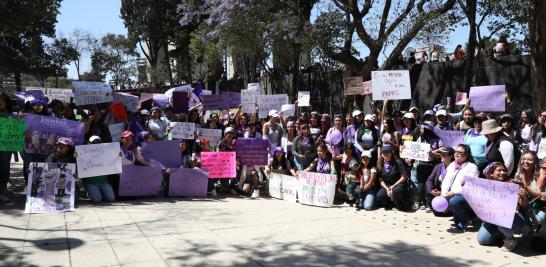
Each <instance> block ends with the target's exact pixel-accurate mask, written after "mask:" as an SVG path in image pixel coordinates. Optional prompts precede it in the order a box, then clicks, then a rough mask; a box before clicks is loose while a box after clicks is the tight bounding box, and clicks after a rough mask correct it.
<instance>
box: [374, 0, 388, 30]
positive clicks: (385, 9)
mask: <svg viewBox="0 0 546 267" xmlns="http://www.w3.org/2000/svg"><path fill="white" fill-rule="evenodd" d="M391 3H392V1H391V0H387V1H386V2H385V6H384V7H383V14H382V15H381V22H380V24H379V34H378V35H377V36H378V37H380V36H383V34H384V33H385V25H387V20H388V18H389V12H390V11H391Z"/></svg>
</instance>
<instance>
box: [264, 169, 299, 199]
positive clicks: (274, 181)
mask: <svg viewBox="0 0 546 267" xmlns="http://www.w3.org/2000/svg"><path fill="white" fill-rule="evenodd" d="M268 183H269V195H270V196H271V197H274V198H278V199H284V200H287V201H290V202H296V199H297V194H296V193H297V191H298V178H297V177H294V176H288V175H284V174H278V173H271V174H269V181H268Z"/></svg>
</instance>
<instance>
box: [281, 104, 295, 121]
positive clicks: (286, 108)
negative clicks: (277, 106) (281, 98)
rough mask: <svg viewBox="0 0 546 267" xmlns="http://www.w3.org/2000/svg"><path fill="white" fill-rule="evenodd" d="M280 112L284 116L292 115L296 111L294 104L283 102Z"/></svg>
mask: <svg viewBox="0 0 546 267" xmlns="http://www.w3.org/2000/svg"><path fill="white" fill-rule="evenodd" d="M281 112H282V114H283V115H284V116H285V117H287V118H288V117H294V114H295V112H296V105H294V104H284V105H282V108H281Z"/></svg>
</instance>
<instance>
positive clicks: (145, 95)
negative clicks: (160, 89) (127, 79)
mask: <svg viewBox="0 0 546 267" xmlns="http://www.w3.org/2000/svg"><path fill="white" fill-rule="evenodd" d="M153 99H154V94H152V93H141V94H140V99H139V100H138V103H139V104H142V103H143V102H145V101H148V100H153Z"/></svg>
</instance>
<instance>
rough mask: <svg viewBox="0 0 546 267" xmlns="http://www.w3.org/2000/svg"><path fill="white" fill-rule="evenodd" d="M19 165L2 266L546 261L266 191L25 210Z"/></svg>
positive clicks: (6, 212) (0, 228) (401, 215)
mask: <svg viewBox="0 0 546 267" xmlns="http://www.w3.org/2000/svg"><path fill="white" fill-rule="evenodd" d="M20 168H21V166H20V165H19V164H17V165H15V168H13V169H12V172H13V174H14V175H17V176H18V177H19V178H16V179H15V180H14V181H13V185H12V188H13V189H14V190H15V191H16V192H15V195H14V196H13V197H12V199H13V202H14V203H13V204H11V205H3V206H1V216H0V266H77V267H80V266H442V267H446V266H507V265H509V266H546V256H545V255H537V254H534V253H533V252H532V251H529V250H526V249H523V248H522V247H524V246H525V244H522V245H520V247H518V248H517V249H516V251H515V252H513V253H512V252H506V251H504V250H503V249H501V248H497V247H482V246H480V245H478V243H477V241H476V232H475V231H471V232H466V233H450V232H448V231H447V230H448V229H449V228H450V224H451V221H449V219H448V218H437V217H434V216H432V215H431V214H428V213H425V212H424V211H418V212H416V213H405V212H399V211H395V210H393V211H385V210H383V209H380V210H376V211H373V212H365V211H358V212H357V211H355V210H354V208H350V207H349V206H347V205H343V206H335V207H333V208H319V207H311V206H304V205H300V204H294V203H289V202H285V201H282V200H276V199H270V198H261V199H258V200H252V199H247V198H244V197H231V196H226V197H225V198H224V197H218V198H209V199H189V198H146V199H139V200H132V201H123V202H117V203H114V204H111V205H92V204H91V203H89V202H87V201H81V202H80V204H79V206H78V207H77V209H76V211H75V212H69V213H64V214H63V213H61V214H33V215H27V214H24V212H23V209H24V195H23V188H22V183H23V180H22V178H20V174H21V169H20Z"/></svg>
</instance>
